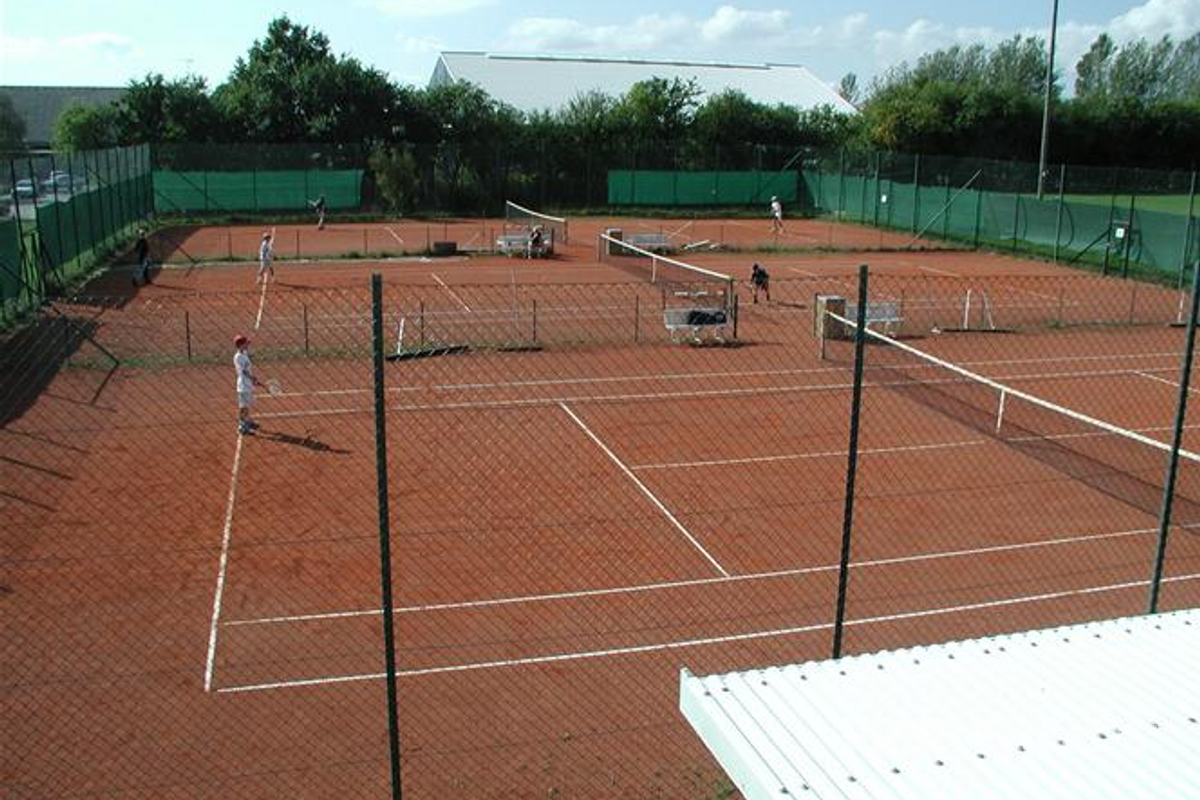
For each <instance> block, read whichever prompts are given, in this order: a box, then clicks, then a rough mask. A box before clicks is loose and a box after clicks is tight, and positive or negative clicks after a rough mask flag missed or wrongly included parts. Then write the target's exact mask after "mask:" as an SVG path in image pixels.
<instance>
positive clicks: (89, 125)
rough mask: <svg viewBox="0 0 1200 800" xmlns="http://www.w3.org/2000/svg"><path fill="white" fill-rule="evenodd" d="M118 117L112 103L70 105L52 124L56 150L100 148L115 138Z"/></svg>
mask: <svg viewBox="0 0 1200 800" xmlns="http://www.w3.org/2000/svg"><path fill="white" fill-rule="evenodd" d="M118 123H119V117H118V114H117V108H116V106H115V105H113V104H111V103H110V104H107V105H100V106H84V105H78V104H76V105H70V106H67V107H66V108H65V109H63V111H62V113H61V114H59V115H58V120H57V121H56V122H55V124H54V147H55V149H56V150H100V149H103V148H105V147H114V146H116V145H117V143H118V141H119V137H118Z"/></svg>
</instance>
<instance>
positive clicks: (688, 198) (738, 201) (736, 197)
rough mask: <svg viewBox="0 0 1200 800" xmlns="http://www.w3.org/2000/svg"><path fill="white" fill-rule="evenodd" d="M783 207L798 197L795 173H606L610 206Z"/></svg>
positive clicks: (712, 171) (719, 171) (620, 171)
mask: <svg viewBox="0 0 1200 800" xmlns="http://www.w3.org/2000/svg"><path fill="white" fill-rule="evenodd" d="M772 196H777V197H779V199H780V200H781V201H782V202H783V203H784V204H787V205H790V204H795V203H797V202H798V198H799V173H796V172H791V171H779V172H767V171H732V170H726V171H721V170H706V171H686V172H685V171H666V170H610V171H609V173H608V202H609V205H613V206H629V205H633V206H663V207H670V206H744V205H759V204H763V205H765V204H766V203H768V202H770V199H771V197H772Z"/></svg>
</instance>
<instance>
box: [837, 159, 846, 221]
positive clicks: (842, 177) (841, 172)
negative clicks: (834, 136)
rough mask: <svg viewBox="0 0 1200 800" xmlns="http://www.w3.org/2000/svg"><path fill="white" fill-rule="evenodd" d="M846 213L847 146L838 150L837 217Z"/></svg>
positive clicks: (841, 216)
mask: <svg viewBox="0 0 1200 800" xmlns="http://www.w3.org/2000/svg"><path fill="white" fill-rule="evenodd" d="M845 215H846V146H845V145H842V147H841V148H840V149H839V150H838V207H837V219H839V220H840V219H842V218H843V217H844V216H845Z"/></svg>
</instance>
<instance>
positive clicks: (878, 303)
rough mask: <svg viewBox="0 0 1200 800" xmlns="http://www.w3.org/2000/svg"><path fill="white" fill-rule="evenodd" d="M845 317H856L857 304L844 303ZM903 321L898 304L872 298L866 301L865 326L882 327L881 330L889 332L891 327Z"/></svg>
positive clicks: (851, 318)
mask: <svg viewBox="0 0 1200 800" xmlns="http://www.w3.org/2000/svg"><path fill="white" fill-rule="evenodd" d="M846 319H848V320H856V319H858V306H857V305H856V304H854V303H847V304H846ZM902 322H904V316H903V315H902V314H901V313H900V304H899V303H893V302H892V301H890V300H872V301H870V302H868V303H867V327H868V328H873V327H880V326H882V327H883V332H884V333H887V334H890V333H891V332H892V329H893V328H895V327H896V326H898V325H900V324H901V323H902Z"/></svg>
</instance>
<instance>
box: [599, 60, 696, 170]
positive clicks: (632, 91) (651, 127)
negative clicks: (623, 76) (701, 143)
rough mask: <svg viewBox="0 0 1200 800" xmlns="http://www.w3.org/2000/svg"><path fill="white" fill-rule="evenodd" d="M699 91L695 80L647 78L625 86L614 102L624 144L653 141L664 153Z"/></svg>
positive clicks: (673, 142)
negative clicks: (623, 93)
mask: <svg viewBox="0 0 1200 800" xmlns="http://www.w3.org/2000/svg"><path fill="white" fill-rule="evenodd" d="M701 94H702V92H701V90H700V87H699V86H698V85H697V84H696V82H695V80H687V81H683V80H680V79H679V78H672V79H671V80H670V81H668V80H666V79H665V78H650V79H649V80H644V81H639V82H637V83H635V84H634V85H633V86H631V87H629V91H627V92H626V93H625V95H624V96H623V97H622V98H621V100H620V101H619V102H618V104H617V108H616V112H615V117H616V120H617V128H618V130H620V132H621V134H622V137H623V138H624V140H625V142H626V144H627V145H628V146H631V147H638V146H642V147H645V146H646V145H648V144H651V143H654V144H659V145H662V146H663V147H665V148H666V149H667V152H673V148H674V147H675V146H676V145H678V144H680V143H681V142H682V140H683V135H684V133H685V131H686V129H687V127H688V124H689V123H690V122H691V120H692V115H693V113H694V112H695V109H696V107H697V105H698V104H699V97H700V95H701Z"/></svg>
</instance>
